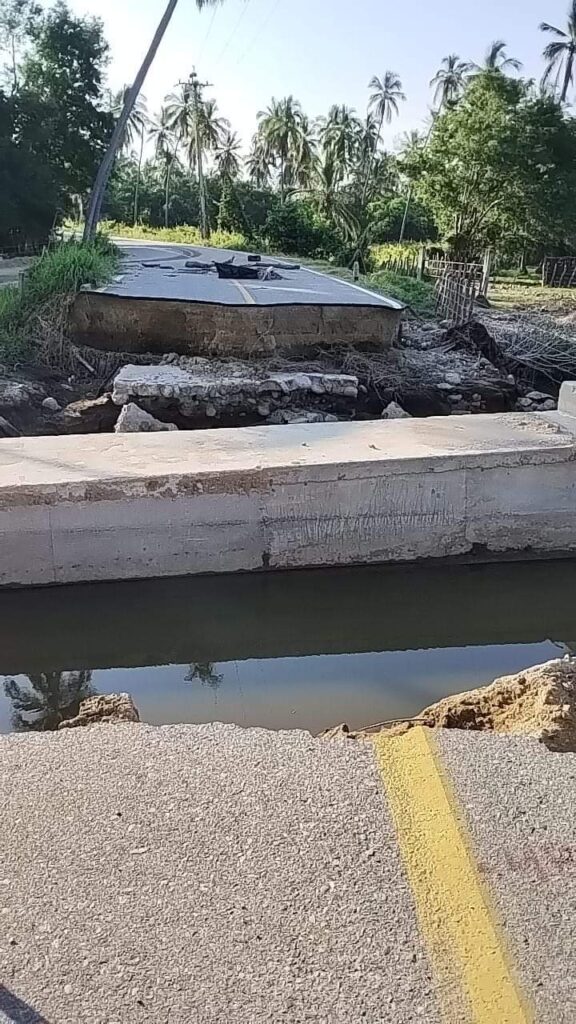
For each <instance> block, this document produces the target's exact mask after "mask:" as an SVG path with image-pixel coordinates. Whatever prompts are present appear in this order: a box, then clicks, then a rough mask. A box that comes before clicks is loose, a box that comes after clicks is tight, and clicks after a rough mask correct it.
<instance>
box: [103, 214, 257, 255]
mask: <svg viewBox="0 0 576 1024" xmlns="http://www.w3.org/2000/svg"><path fill="white" fill-rule="evenodd" d="M100 228H101V231H102V232H103V233H104V234H105V235H106V236H109V235H116V236H118V237H119V238H134V239H141V240H142V239H143V240H146V239H147V238H149V239H150V240H151V241H154V242H175V243H177V244H178V245H213V246H215V247H216V248H217V249H240V250H247V249H250V248H251V246H250V242H249V240H248V239H247V238H246V236H245V235H242V234H240V233H239V232H232V231H213V232H212V235H211V236H210V241H209V242H207V241H205V240H203V239H202V235H201V234H200V228H197V227H193V226H192V225H190V224H181V225H180V226H179V227H177V228H150V227H146V226H145V225H143V224H138V225H137V226H136V227H132V226H131V225H128V224H119V223H117V222H116V221H110V220H109V221H103V222H102V223H101V225H100Z"/></svg>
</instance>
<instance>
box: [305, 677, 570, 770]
mask: <svg viewBox="0 0 576 1024" xmlns="http://www.w3.org/2000/svg"><path fill="white" fill-rule="evenodd" d="M414 725H425V726H428V727H430V728H432V729H468V730H475V731H478V732H495V733H503V734H507V735H516V736H532V737H534V738H535V739H537V740H539V741H540V742H541V743H543V744H544V745H545V746H546V747H548V749H549V750H555V751H562V752H565V751H576V660H574V659H570V658H563V659H560V658H559V659H556V660H554V661H549V662H546V664H544V665H536V666H535V667H534V668H529V669H526V670H525V671H524V672H519V673H518V674H517V675H513V676H503V677H502V678H500V679H496V680H495V681H494V682H493V683H492V684H491V685H490V686H483V687H480V688H479V689H477V690H469V691H467V692H466V693H460V694H456V695H455V696H453V697H445V698H444V699H443V700H440V701H438V702H437V703H436V704H431V705H430V707H427V708H424V710H423V711H421V712H420V714H419V715H418V716H417V717H416V718H413V719H408V720H406V721H404V722H398V721H395V722H388V723H386V722H385V723H380V724H378V725H374V726H371V727H369V728H366V729H362V730H359V731H357V732H354V731H352V730H350V729H349V728H348V726H347V725H346V724H343V725H339V726H336V727H335V728H333V729H328V730H326V732H324V733H323V734H322V736H323V737H324V738H325V739H336V738H348V739H369V738H370V737H372V736H374V735H375V734H377V733H379V732H384V731H386V732H388V733H390V735H394V734H398V733H402V732H405V731H406V730H407V729H411V728H412V727H413V726H414Z"/></svg>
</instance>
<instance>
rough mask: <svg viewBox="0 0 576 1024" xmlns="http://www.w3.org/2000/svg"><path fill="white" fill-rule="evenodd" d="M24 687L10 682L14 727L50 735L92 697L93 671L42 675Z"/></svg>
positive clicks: (7, 685)
mask: <svg viewBox="0 0 576 1024" xmlns="http://www.w3.org/2000/svg"><path fill="white" fill-rule="evenodd" d="M26 679H27V683H25V684H23V683H21V682H18V681H17V680H16V679H6V681H5V682H4V693H5V694H6V697H7V698H8V700H9V701H10V703H11V705H12V728H13V729H14V730H15V731H16V732H46V731H48V730H51V729H57V728H58V726H59V724H60V722H63V721H64V719H65V718H74V717H75V716H76V715H77V714H78V709H79V707H80V702H81V701H83V700H85V699H86V698H87V697H92V696H93V695H94V694H95V693H96V690H95V689H94V688H93V686H92V683H91V681H92V672H89V671H86V670H83V671H80V672H39V673H37V674H34V675H29V676H27V677H26Z"/></svg>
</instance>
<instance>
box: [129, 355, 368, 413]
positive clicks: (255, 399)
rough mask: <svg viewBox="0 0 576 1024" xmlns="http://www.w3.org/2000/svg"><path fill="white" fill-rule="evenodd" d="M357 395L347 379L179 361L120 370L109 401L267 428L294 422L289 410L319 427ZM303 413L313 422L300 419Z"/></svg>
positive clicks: (351, 406)
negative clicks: (250, 419)
mask: <svg viewBox="0 0 576 1024" xmlns="http://www.w3.org/2000/svg"><path fill="white" fill-rule="evenodd" d="M358 391H359V381H358V377H356V376H353V375H352V374H340V373H319V372H308V371H307V372H304V371H302V370H299V369H298V370H293V371H269V370H268V371H267V370H266V369H260V368H258V367H256V366H253V365H252V364H250V363H226V362H223V363H222V362H218V361H215V360H210V361H208V360H204V359H202V360H197V359H195V360H190V359H187V358H186V357H183V358H181V359H178V360H177V361H176V360H174V359H171V360H170V362H164V363H161V364H156V365H144V366H142V365H132V364H129V365H127V366H124V367H123V368H122V369H121V370H120V372H119V373H118V374H117V376H116V378H115V380H114V385H113V392H112V400H113V402H114V403H115V404H116V405H125V404H126V403H127V402H132V401H134V400H137V401H138V403H139V404H140V405H144V406H145V407H146V409H147V411H149V412H156V411H159V410H161V409H168V408H172V409H174V408H175V409H176V410H177V412H178V413H179V414H180V415H181V416H182V417H184V418H187V419H198V418H201V417H208V418H210V419H218V418H220V417H224V416H234V415H235V416H238V415H239V414H242V413H252V414H253V415H254V416H260V417H261V418H262V419H265V420H268V422H270V423H278V422H295V420H294V417H293V415H290V416H286V412H288V411H290V413H291V414H294V413H296V414H297V415H298V417H299V420H298V421H299V422H324V421H325V419H326V417H327V416H329V415H333V414H332V413H331V409H332V407H333V405H334V403H336V404H340V406H341V407H342V409H343V410H345V409H346V408H347V409H348V410H349V411H353V409H354V404H355V402H356V400H357V398H358ZM327 407H329V408H327ZM277 413H278V414H279V415H276V414H277ZM304 414H307V415H308V416H312V414H314V419H313V420H311V419H308V420H302V419H301V417H302V415H304ZM335 418H337V417H335Z"/></svg>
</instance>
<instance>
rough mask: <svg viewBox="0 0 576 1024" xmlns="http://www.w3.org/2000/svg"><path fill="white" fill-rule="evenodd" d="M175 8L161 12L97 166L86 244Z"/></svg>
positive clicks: (171, 3)
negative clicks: (130, 120) (148, 45)
mask: <svg viewBox="0 0 576 1024" xmlns="http://www.w3.org/2000/svg"><path fill="white" fill-rule="evenodd" d="M177 5H178V0H169V2H168V6H167V7H166V10H165V11H164V15H163V17H162V19H161V21H160V24H159V25H158V28H157V29H156V33H155V35H154V39H153V40H152V43H151V45H150V49H149V50H148V53H147V54H146V57H145V58H144V63H143V64H142V67H141V68H140V70H139V72H138V74H137V75H136V78H135V79H134V84H133V85H132V86H131V88H130V89H129V90H128V92H127V94H126V98H125V100H124V107H123V108H122V113H121V114H120V117H119V118H118V120H117V122H116V127H115V128H114V132H113V135H112V138H111V140H110V145H109V146H108V149H107V150H106V153H105V154H104V158H103V160H102V163H101V164H100V167H99V168H98V173H97V175H96V179H95V181H94V185H93V187H92V194H91V196H90V205H89V207H88V213H87V214H86V223H85V224H84V241H85V242H88V241H90V239H91V238H93V237H94V234H95V231H96V228H97V227H98V221H99V220H100V213H101V210H102V201H103V199H104V193H105V191H106V186H107V184H108V179H109V177H110V174H111V172H112V168H113V166H114V161H115V159H116V154H117V153H118V150H119V149H120V146H121V145H122V140H123V138H124V132H125V130H126V125H127V124H128V121H129V119H130V115H131V113H132V111H133V110H134V105H135V103H136V100H137V99H138V96H139V94H140V90H141V89H142V86H143V85H144V80H145V78H146V75H147V74H148V71H149V69H150V65H151V64H152V61H153V60H154V57H155V56H156V53H157V51H158V47H159V46H160V43H161V42H162V39H163V38H164V33H165V32H166V29H167V28H168V25H169V24H170V21H171V20H172V15H173V14H174V11H175V10H176V7H177Z"/></svg>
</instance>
